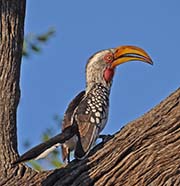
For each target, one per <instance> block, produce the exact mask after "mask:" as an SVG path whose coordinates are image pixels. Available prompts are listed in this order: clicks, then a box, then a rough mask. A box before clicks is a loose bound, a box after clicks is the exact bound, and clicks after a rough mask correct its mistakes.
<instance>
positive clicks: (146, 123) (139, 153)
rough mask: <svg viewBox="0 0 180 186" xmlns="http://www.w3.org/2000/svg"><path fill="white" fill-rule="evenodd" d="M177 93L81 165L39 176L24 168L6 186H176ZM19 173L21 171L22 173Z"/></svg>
mask: <svg viewBox="0 0 180 186" xmlns="http://www.w3.org/2000/svg"><path fill="white" fill-rule="evenodd" d="M179 152H180V89H178V90H177V91H175V92H174V93H173V94H171V95H170V96H169V97H168V98H166V99H165V100H164V101H163V102H161V103H160V104H159V105H157V106H156V107H155V108H153V109H152V110H151V111H149V112H147V113H146V114H145V115H143V116H142V117H140V118H138V119H137V120H135V121H132V122H131V123H129V124H127V125H126V126H125V127H124V128H123V129H122V130H120V131H119V132H117V133H116V134H115V135H114V137H113V138H112V139H110V140H109V141H107V142H106V143H100V144H99V145H97V146H96V147H95V148H94V149H92V151H91V152H90V154H89V156H88V157H87V158H86V159H84V160H82V161H78V160H74V161H72V162H71V163H70V164H68V165H67V166H65V167H63V168H60V169H58V170H52V171H44V172H40V173H37V172H35V171H33V170H31V169H30V168H28V167H27V166H24V165H18V166H16V167H15V168H16V172H23V175H21V174H17V175H16V177H14V176H13V180H12V179H11V180H9V181H7V182H6V184H5V185H14V184H16V183H21V184H22V185H26V184H27V183H28V184H29V185H30V184H34V185H43V186H46V185H47V186H49V185H58V186H59V185H62V186H64V185H98V186H109V185H116V184H117V185H125V186H126V185H127V186H132V185H158V186H159V185H162V186H164V185H173V186H174V185H177V186H179V185H180V158H179ZM22 170H23V171H22Z"/></svg>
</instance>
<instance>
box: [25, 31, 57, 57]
mask: <svg viewBox="0 0 180 186" xmlns="http://www.w3.org/2000/svg"><path fill="white" fill-rule="evenodd" d="M54 34H55V30H54V29H53V28H49V29H48V31H47V32H45V33H43V34H33V33H29V34H28V35H26V36H25V39H24V43H23V57H26V58H27V57H29V56H30V55H31V54H32V53H37V54H38V53H40V52H41V51H42V46H43V45H44V44H45V43H47V42H48V41H49V39H50V38H51V37H52V36H54Z"/></svg>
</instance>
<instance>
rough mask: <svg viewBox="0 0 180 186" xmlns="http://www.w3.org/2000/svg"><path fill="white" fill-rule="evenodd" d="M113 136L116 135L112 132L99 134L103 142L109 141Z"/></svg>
mask: <svg viewBox="0 0 180 186" xmlns="http://www.w3.org/2000/svg"><path fill="white" fill-rule="evenodd" d="M113 137H114V135H111V134H101V135H99V138H101V139H102V142H103V143H105V142H107V141H109V140H110V139H112V138H113Z"/></svg>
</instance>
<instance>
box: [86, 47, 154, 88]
mask: <svg viewBox="0 0 180 186" xmlns="http://www.w3.org/2000/svg"><path fill="white" fill-rule="evenodd" d="M129 61H142V62H145V63H148V64H151V65H152V64H153V62H152V60H151V58H150V57H149V55H148V54H147V53H146V52H145V51H144V50H143V49H141V48H139V47H136V46H120V47H117V48H111V49H107V50H102V51H99V52H97V53H95V54H94V55H93V56H92V57H90V58H89V60H88V63H87V65H86V82H87V88H88V89H89V88H91V87H92V86H93V85H94V83H102V84H103V85H104V86H106V87H110V86H111V83H112V79H113V76H114V72H115V69H116V67H117V66H118V65H120V64H123V63H125V62H129Z"/></svg>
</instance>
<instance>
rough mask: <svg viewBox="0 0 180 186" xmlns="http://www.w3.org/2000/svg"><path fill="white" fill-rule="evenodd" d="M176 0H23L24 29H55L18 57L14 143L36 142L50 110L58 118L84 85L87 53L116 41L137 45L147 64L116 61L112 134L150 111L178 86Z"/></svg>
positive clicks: (179, 26)
mask: <svg viewBox="0 0 180 186" xmlns="http://www.w3.org/2000/svg"><path fill="white" fill-rule="evenodd" d="M179 7H180V1H178V0H172V1H168V0H151V1H144V0H136V1H122V0H111V1H109V0H98V1H97V0H91V1H84V0H76V1H68V0H61V1H59V0H53V1H44V0H38V1H27V13H26V22H25V33H26V34H27V33H30V32H32V33H38V34H41V33H44V32H46V31H47V30H48V27H51V26H53V27H54V28H55V29H56V35H55V36H54V37H53V38H52V39H50V41H49V42H48V43H47V44H45V46H44V47H43V51H42V53H41V54H39V55H32V56H31V57H30V59H28V60H26V59H25V60H23V62H22V69H21V100H20V104H19V108H18V143H19V149H20V153H22V152H24V150H23V148H22V142H23V141H24V140H26V139H31V141H32V144H33V145H35V144H38V143H39V142H40V135H41V134H42V131H44V130H45V129H46V128H47V127H50V126H53V125H55V123H54V122H53V119H52V118H53V116H54V114H58V115H59V116H60V117H63V113H64V111H65V109H66V107H67V105H68V103H69V102H70V100H71V99H72V98H73V97H74V96H75V95H76V94H77V93H78V92H79V91H81V90H83V89H84V88H85V65H86V62H87V59H88V58H89V57H90V56H91V55H92V54H93V53H95V52H97V51H98V50H102V49H107V48H112V47H117V46H119V45H127V44H128V45H137V46H139V47H142V48H144V49H145V50H146V51H147V52H148V53H149V55H150V56H151V57H152V59H153V61H154V66H150V65H147V64H144V63H140V62H132V63H127V64H124V65H121V66H119V67H118V69H117V71H116V74H115V78H114V82H113V86H112V91H111V98H110V99H111V100H110V114H109V120H108V123H107V125H106V128H105V129H104V131H103V133H106V134H107V133H110V134H112V133H114V132H116V131H118V130H119V129H120V128H121V127H122V126H123V125H125V124H126V123H128V122H130V121H132V120H134V119H136V118H138V117H139V116H141V115H142V114H143V113H145V112H147V111H148V110H150V109H151V108H152V107H154V106H155V105H156V104H158V103H159V102H160V101H162V100H163V99H164V98H165V97H167V96H168V95H169V94H170V93H171V92H173V91H174V90H176V89H177V88H178V87H179V85H180V59H179V53H180V11H179Z"/></svg>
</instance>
